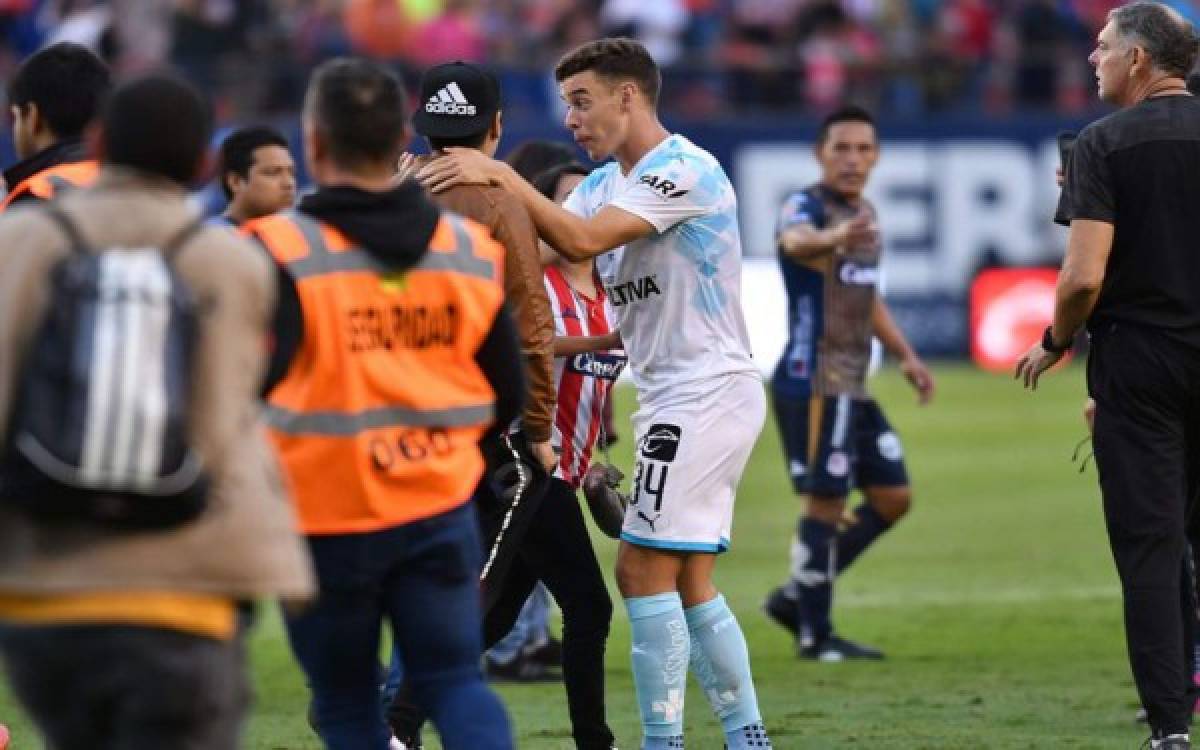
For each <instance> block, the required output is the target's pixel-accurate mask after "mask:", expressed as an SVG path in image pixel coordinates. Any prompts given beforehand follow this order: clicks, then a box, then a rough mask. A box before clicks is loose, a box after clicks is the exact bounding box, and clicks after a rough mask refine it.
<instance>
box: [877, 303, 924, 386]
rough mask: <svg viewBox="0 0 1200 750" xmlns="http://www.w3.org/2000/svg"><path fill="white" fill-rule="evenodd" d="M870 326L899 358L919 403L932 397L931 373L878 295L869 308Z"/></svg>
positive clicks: (902, 369)
mask: <svg viewBox="0 0 1200 750" xmlns="http://www.w3.org/2000/svg"><path fill="white" fill-rule="evenodd" d="M871 328H872V329H873V331H874V332H875V335H876V336H878V337H879V340H880V341H882V342H883V348H884V349H886V350H887V351H888V352H889V353H891V354H892V355H893V356H895V357H896V359H898V360H900V372H902V373H904V377H905V378H907V379H908V382H909V383H911V384H912V387H913V388H915V389H916V390H917V397H918V399H919V400H920V402H921V404H927V403H929V402H930V401H931V400H932V399H933V391H934V382H933V373H931V372H930V371H929V368H928V367H926V366H925V363H924V362H922V361H921V358H920V357H919V356H917V353H916V351H915V350H914V349H913V348H912V346H911V345H910V344H909V343H908V339H906V338H905V337H904V332H903V331H901V330H900V326H898V325H896V321H895V319H894V318H892V313H891V311H890V310H888V307H887V303H885V302H884V301H883V298H882V297H880V296H878V295H877V296H876V297H875V306H874V307H873V308H871Z"/></svg>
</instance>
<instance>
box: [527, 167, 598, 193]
mask: <svg viewBox="0 0 1200 750" xmlns="http://www.w3.org/2000/svg"><path fill="white" fill-rule="evenodd" d="M591 173H592V171H591V170H590V169H588V168H587V167H585V166H583V165H582V164H580V163H579V162H577V161H569V162H567V163H566V164H559V165H556V166H553V167H550V168H549V169H546V170H543V171H542V172H541V173H540V174H537V175H534V178H533V179H532V180H531V182H532V183H533V186H534V187H535V188H537V189H538V191H539V192H540V193H541V194H542V195H544V196H546V197H547V198H549V199H550V200H554V191H555V190H557V189H558V181H559V180H561V179H562V178H564V177H566V176H567V175H570V174H577V175H580V176H581V177H587V176H588V175H589V174H591Z"/></svg>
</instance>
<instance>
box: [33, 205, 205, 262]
mask: <svg viewBox="0 0 1200 750" xmlns="http://www.w3.org/2000/svg"><path fill="white" fill-rule="evenodd" d="M46 216H48V217H50V219H51V220H52V221H53V222H54V223H55V224H57V225H58V228H59V229H61V230H62V233H63V234H64V235H66V237H67V240H68V241H69V242H70V243H71V252H73V253H76V254H78V255H88V254H90V253H89V251H88V248H89V247H91V246H90V245H88V243H87V242H86V241H85V240H84V239H83V234H82V233H81V232H80V231H79V225H78V224H76V223H75V220H74V219H72V218H71V217H70V216H68V215H67V212H66V211H63V210H62V207H61V206H59V205H57V204H55V203H54V202H53V201H50V202H47V203H46ZM204 224H205V221H204V217H202V216H201V217H198V218H196V219H194V220H192V221H189V222H188V223H187V224H185V225H184V227H183V228H182V229H180V230H179V231H178V232H176V233H175V234H173V235H171V239H169V240H167V242H166V244H164V245H163V247H162V254H163V260H165V261H166V262H167V264H168V265H169V264H172V263H174V262H175V256H177V255H178V254H179V251H180V250H182V249H183V247H184V245H186V244H187V242H188V240H190V239H191V238H192V235H194V234H195V233H196V232H197V231H198V230H199V229H201V228H202V227H203V226H204Z"/></svg>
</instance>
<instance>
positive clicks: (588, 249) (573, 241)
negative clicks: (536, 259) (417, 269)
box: [417, 148, 654, 261]
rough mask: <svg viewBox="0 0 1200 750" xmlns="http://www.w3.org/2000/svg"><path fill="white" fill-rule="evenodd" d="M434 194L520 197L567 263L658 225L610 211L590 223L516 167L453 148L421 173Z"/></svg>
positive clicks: (647, 232)
mask: <svg viewBox="0 0 1200 750" xmlns="http://www.w3.org/2000/svg"><path fill="white" fill-rule="evenodd" d="M417 179H418V180H420V181H421V182H422V183H424V185H425V187H427V188H429V190H430V191H432V192H434V193H438V192H442V191H443V190H448V189H450V188H452V187H454V186H455V185H480V184H490V185H497V186H499V187H502V188H504V189H505V190H506V191H507V192H509V193H511V194H512V195H515V196H517V197H518V198H519V199H520V201H521V202H522V203H524V204H525V207H526V208H527V209H528V210H529V215H530V217H531V218H532V219H533V223H534V224H536V225H537V229H538V234H539V235H540V236H541V238H542V239H543V240H545V241H546V243H547V244H549V245H550V246H551V247H553V248H554V249H555V250H557V251H558V253H559V254H560V255H562V256H563V257H564V258H567V259H569V260H573V261H578V260H587V259H588V258H594V257H595V256H597V255H602V254H603V253H606V252H608V251H609V250H612V249H614V248H617V247H620V246H621V245H624V244H626V243H629V242H632V241H633V240H636V239H640V238H642V237H646V236H649V235H651V234H653V233H654V226H653V225H652V224H650V222H648V221H646V220H645V219H643V218H641V217H639V216H635V215H633V214H631V213H629V212H628V211H624V210H622V209H619V208H616V207H615V206H607V207H605V208H603V209H601V210H600V211H599V212H598V213H597V214H596V215H595V216H592V217H591V218H587V219H585V218H583V217H581V216H576V215H575V214H573V213H571V212H570V211H567V210H566V209H564V208H562V207H561V206H559V205H558V204H557V203H555V202H554V201H552V200H550V199H549V198H547V197H546V196H544V195H542V194H541V193H540V192H539V191H538V190H537V188H535V187H534V186H533V185H530V184H529V183H528V182H526V181H525V179H524V178H523V177H521V176H520V175H518V174H517V173H516V172H515V171H513V169H512V167H510V166H508V165H507V164H505V163H504V162H502V161H497V160H495V159H492V158H490V157H488V156H487V155H486V154H484V153H483V152H481V151H478V150H476V149H469V148H449V149H446V153H445V155H444V156H442V157H441V158H439V159H434V160H432V161H431V162H430V163H429V164H426V165H425V166H424V167H422V168H421V170H420V171H419V172H418V173H417Z"/></svg>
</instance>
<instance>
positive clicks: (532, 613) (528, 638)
mask: <svg viewBox="0 0 1200 750" xmlns="http://www.w3.org/2000/svg"><path fill="white" fill-rule="evenodd" d="M549 621H550V592H549V591H547V590H546V587H545V586H544V585H542V584H541V583H539V584H538V585H537V586H535V587H534V588H533V593H532V594H530V595H529V598H528V599H526V600H525V605H524V606H523V607H521V614H519V615H518V616H517V622H516V623H515V624H514V625H513V628H512V630H510V631H509V632H508V635H506V636H504V637H503V638H501V639H500V642H499V643H497V644H496V645H495V646H492V647H491V648H490V649H489V650H488V652H487V655H488V658H489V659H491V660H492V661H493V662H495V663H497V664H510V663H512V660H513V659H516V658H517V657H518V656H520V655H521V649H522V648H524V647H526V646H530V645H538V644H542V643H545V642H546V640H547V639H548V638H549V637H550V626H549Z"/></svg>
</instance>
